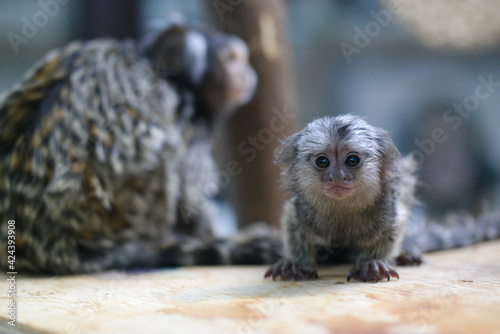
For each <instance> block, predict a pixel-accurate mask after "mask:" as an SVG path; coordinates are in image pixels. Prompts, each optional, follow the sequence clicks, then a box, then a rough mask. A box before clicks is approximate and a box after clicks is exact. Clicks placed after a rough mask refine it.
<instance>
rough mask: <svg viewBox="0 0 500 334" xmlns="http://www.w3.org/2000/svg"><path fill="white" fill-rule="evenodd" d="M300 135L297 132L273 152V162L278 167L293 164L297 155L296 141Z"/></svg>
mask: <svg viewBox="0 0 500 334" xmlns="http://www.w3.org/2000/svg"><path fill="white" fill-rule="evenodd" d="M301 135H302V133H301V132H297V133H295V134H293V135H291V136H290V137H288V138H286V139H285V140H284V141H282V142H281V144H280V145H279V146H278V147H277V148H276V150H275V151H274V159H275V160H274V162H275V163H276V164H278V165H286V164H290V163H292V162H294V161H295V160H296V158H297V154H298V147H297V144H298V141H299V139H300V137H301Z"/></svg>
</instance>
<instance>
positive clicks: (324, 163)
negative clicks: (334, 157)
mask: <svg viewBox="0 0 500 334" xmlns="http://www.w3.org/2000/svg"><path fill="white" fill-rule="evenodd" d="M314 163H315V164H316V166H318V167H319V168H326V167H328V166H330V160H328V158H327V157H319V158H317V159H316V161H314Z"/></svg>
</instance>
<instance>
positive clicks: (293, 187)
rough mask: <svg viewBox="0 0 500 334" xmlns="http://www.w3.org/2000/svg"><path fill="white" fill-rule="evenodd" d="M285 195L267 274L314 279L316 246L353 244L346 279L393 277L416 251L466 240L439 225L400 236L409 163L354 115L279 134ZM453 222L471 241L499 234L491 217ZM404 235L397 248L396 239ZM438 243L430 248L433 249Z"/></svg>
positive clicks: (409, 199) (413, 260)
mask: <svg viewBox="0 0 500 334" xmlns="http://www.w3.org/2000/svg"><path fill="white" fill-rule="evenodd" d="M276 160H277V163H278V164H279V165H281V166H282V175H283V178H284V182H285V186H286V188H287V189H288V191H289V193H290V195H291V196H290V198H289V199H288V200H287V201H286V203H285V206H284V212H283V215H282V227H283V229H284V233H285V256H286V257H285V259H283V260H281V261H279V262H277V263H276V264H274V265H273V266H271V268H270V269H269V270H268V271H267V272H266V274H265V277H268V276H271V277H272V278H273V279H275V278H279V277H281V279H283V280H287V279H307V278H317V277H318V276H317V272H316V259H315V247H317V246H318V245H319V246H320V247H323V248H325V249H327V250H330V249H335V248H336V249H355V250H357V251H358V252H359V255H358V256H357V260H356V265H355V266H354V267H353V268H352V269H351V271H350V272H349V274H348V277H347V279H348V280H350V279H354V280H361V281H378V280H381V279H387V280H390V278H391V277H397V278H399V275H398V274H397V272H396V270H395V268H394V267H393V262H394V261H393V260H394V259H395V258H397V262H398V263H399V264H420V263H421V260H420V253H419V250H418V249H414V248H413V247H414V246H420V250H426V251H428V250H437V249H444V248H450V247H457V246H460V245H465V244H470V243H471V242H469V241H471V240H469V241H467V240H465V239H466V238H465V237H462V238H461V241H460V242H458V243H457V242H454V241H453V240H454V238H453V235H452V234H449V233H448V232H449V231H448V230H447V229H445V228H443V227H440V226H434V227H429V226H426V229H427V230H426V231H425V233H420V234H419V232H418V231H415V229H413V232H412V234H411V235H409V234H408V233H405V225H406V222H407V220H408V219H409V217H410V213H411V207H412V204H413V202H414V195H413V193H414V188H415V184H416V177H415V176H414V172H415V167H416V164H415V162H414V160H413V158H412V157H411V156H408V157H401V154H400V153H399V151H398V149H397V148H396V146H395V145H394V143H393V141H392V139H391V138H390V135H389V133H388V132H387V131H385V130H383V129H380V128H377V127H374V126H371V125H369V124H368V123H366V122H365V121H364V120H363V119H361V118H359V117H356V116H353V115H343V116H338V117H325V118H321V119H317V120H315V121H313V122H311V123H309V124H308V125H307V126H306V127H305V128H304V129H303V130H302V131H299V132H298V133H296V134H294V135H292V136H291V137H289V138H288V139H286V140H285V141H284V142H283V143H282V144H281V146H280V147H279V148H278V150H277V152H276ZM479 222H480V223H481V224H474V223H472V224H471V222H470V221H469V222H467V221H461V222H460V223H456V224H455V230H454V231H455V232H456V233H455V235H457V234H458V235H464V233H465V234H467V235H470V237H469V238H468V239H473V240H472V242H474V241H475V242H477V241H479V240H484V239H491V238H494V237H497V236H498V234H499V233H498V232H499V231H500V223H499V219H498V215H495V216H493V217H486V218H483V219H482V220H481V221H479ZM403 239H404V241H405V242H404V246H405V247H404V250H403V251H401V244H402V243H403ZM436 245H437V246H436Z"/></svg>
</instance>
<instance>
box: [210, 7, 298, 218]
mask: <svg viewBox="0 0 500 334" xmlns="http://www.w3.org/2000/svg"><path fill="white" fill-rule="evenodd" d="M210 4H211V6H210V7H211V8H210V10H212V13H213V14H214V15H213V16H214V17H215V20H216V22H215V25H216V26H218V27H219V28H220V29H222V30H224V31H226V32H229V33H232V34H236V35H238V36H240V37H241V38H243V39H244V40H245V41H246V42H247V43H248V45H249V46H250V60H251V63H252V65H253V67H254V68H255V70H256V71H257V75H258V78H259V84H258V86H257V90H256V93H255V96H254V98H253V99H252V101H250V103H248V104H247V105H245V106H243V107H242V108H241V109H240V110H238V111H237V112H236V113H235V114H234V115H232V116H231V117H230V118H229V119H228V121H227V123H226V126H225V133H224V134H223V136H222V138H223V140H224V142H225V144H224V145H225V146H226V147H225V148H226V150H225V151H226V152H227V154H226V157H225V160H226V163H227V161H236V162H237V163H238V165H239V166H240V167H241V168H240V169H238V173H237V175H235V176H233V177H232V178H231V182H230V186H229V193H230V194H231V201H232V203H233V205H234V208H235V210H236V214H237V217H238V223H239V225H240V226H244V225H247V224H249V223H252V222H255V221H259V220H262V221H265V222H268V223H270V224H274V225H279V218H280V215H281V209H282V204H283V199H284V196H285V192H284V190H283V189H282V188H281V187H280V186H281V183H280V176H279V167H278V166H276V165H274V162H273V161H274V156H273V154H274V150H275V148H276V147H277V146H278V144H279V143H280V140H282V139H284V138H286V137H287V136H288V135H290V134H291V133H293V132H295V130H296V129H297V126H296V124H297V118H296V100H295V96H296V94H295V84H294V77H293V71H292V62H291V51H290V47H289V43H288V39H287V33H286V8H285V4H284V1H281V0H251V1H241V0H240V1H236V0H232V1H229V0H220V1H210ZM225 165H226V164H222V166H225Z"/></svg>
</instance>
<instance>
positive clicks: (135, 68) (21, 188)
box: [0, 26, 275, 274]
mask: <svg viewBox="0 0 500 334" xmlns="http://www.w3.org/2000/svg"><path fill="white" fill-rule="evenodd" d="M248 57H249V55H248V49H247V46H246V44H245V43H244V42H243V41H242V40H241V39H239V38H237V37H236V36H231V35H226V34H223V33H219V32H216V31H212V30H208V29H198V28H191V27H186V26H174V27H171V28H170V29H168V30H166V31H164V32H162V33H161V34H159V35H158V36H157V37H156V39H154V40H153V41H152V42H151V43H150V45H148V46H146V47H144V48H140V47H138V46H137V45H136V44H135V43H132V42H119V41H116V40H111V39H102V40H94V41H89V42H84V43H80V42H75V43H71V44H69V45H68V46H66V47H63V48H61V49H58V50H55V51H53V52H51V53H49V54H48V56H47V57H46V58H44V59H43V60H41V61H40V62H39V63H38V64H37V65H36V66H35V67H34V68H33V70H32V71H31V72H30V73H28V75H27V76H26V77H25V79H24V80H23V81H22V82H21V83H20V84H19V85H17V86H16V87H15V88H14V89H13V90H12V91H11V92H9V93H8V94H7V95H5V96H4V97H3V98H2V99H1V101H0V152H1V154H2V157H1V160H0V224H1V225H0V226H1V229H0V264H1V266H2V267H6V266H7V253H6V252H7V233H8V227H7V222H8V221H15V233H16V234H15V237H16V270H18V271H20V272H28V271H30V272H44V273H55V274H68V273H78V272H93V271H99V270H105V269H112V268H116V269H121V268H130V267H151V266H166V265H184V264H205V263H210V264H218V263H235V262H243V263H252V262H260V261H261V260H259V259H256V258H255V257H256V256H257V257H258V254H256V253H255V252H257V253H258V252H259V251H261V250H263V249H264V248H266V247H268V246H269V247H270V248H273V247H274V246H275V243H272V244H266V241H265V238H258V240H256V242H248V243H246V244H245V240H244V238H243V239H242V238H241V235H239V236H237V237H236V238H235V239H232V240H225V241H217V240H212V227H213V225H214V224H215V223H216V216H215V204H214V202H213V199H212V195H213V190H214V189H213V185H215V183H214V182H213V179H211V173H213V171H214V168H215V167H214V163H213V159H212V157H211V155H210V143H211V132H212V129H213V127H214V124H215V123H216V122H217V120H218V119H220V118H221V117H224V115H226V114H227V113H228V112H231V111H232V110H234V109H235V108H236V107H238V106H239V105H241V104H244V103H246V102H247V101H248V100H249V99H250V98H251V97H252V95H253V92H254V89H255V86H256V74H255V72H254V70H253V68H252V67H251V66H250V64H249V60H248ZM209 183H210V184H211V185H212V186H211V187H207V184H209ZM207 189H211V190H210V191H209V190H207ZM245 245H246V246H245ZM242 247H243V249H241V248H242ZM245 247H247V248H245ZM254 251H255V252H254ZM263 253H264V251H263Z"/></svg>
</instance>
